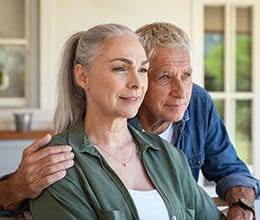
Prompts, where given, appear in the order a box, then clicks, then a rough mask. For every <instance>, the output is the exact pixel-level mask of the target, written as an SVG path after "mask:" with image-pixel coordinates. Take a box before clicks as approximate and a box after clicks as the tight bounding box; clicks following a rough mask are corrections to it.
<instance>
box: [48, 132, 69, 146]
mask: <svg viewBox="0 0 260 220" xmlns="http://www.w3.org/2000/svg"><path fill="white" fill-rule="evenodd" d="M64 144H68V132H66V131H65V132H62V133H60V134H55V135H54V136H53V137H52V138H51V141H50V142H49V143H48V146H54V145H64Z"/></svg>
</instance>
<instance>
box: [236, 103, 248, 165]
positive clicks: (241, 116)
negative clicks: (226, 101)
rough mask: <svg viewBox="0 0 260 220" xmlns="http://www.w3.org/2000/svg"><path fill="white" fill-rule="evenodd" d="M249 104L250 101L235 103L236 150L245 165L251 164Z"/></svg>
mask: <svg viewBox="0 0 260 220" xmlns="http://www.w3.org/2000/svg"><path fill="white" fill-rule="evenodd" d="M251 104H252V103H251V100H240V101H236V137H235V138H236V141H235V143H236V149H237V152H238V154H239V156H240V158H241V159H242V160H243V161H245V162H246V163H247V164H252V136H251V134H252V131H251V125H252V118H251V116H252V111H251Z"/></svg>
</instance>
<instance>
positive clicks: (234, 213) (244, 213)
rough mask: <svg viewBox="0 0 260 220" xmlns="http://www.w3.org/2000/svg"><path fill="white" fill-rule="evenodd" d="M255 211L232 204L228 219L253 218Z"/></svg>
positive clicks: (249, 219)
mask: <svg viewBox="0 0 260 220" xmlns="http://www.w3.org/2000/svg"><path fill="white" fill-rule="evenodd" d="M252 219H253V212H251V211H249V210H245V209H242V208H240V207H239V206H232V207H229V209H228V214H227V220H252Z"/></svg>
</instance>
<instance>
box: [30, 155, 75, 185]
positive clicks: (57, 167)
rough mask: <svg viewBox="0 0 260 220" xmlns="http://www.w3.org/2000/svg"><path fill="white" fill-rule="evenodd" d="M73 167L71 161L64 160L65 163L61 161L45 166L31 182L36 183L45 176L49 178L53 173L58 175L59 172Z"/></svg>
mask: <svg viewBox="0 0 260 220" xmlns="http://www.w3.org/2000/svg"><path fill="white" fill-rule="evenodd" d="M73 165H74V161H73V160H66V161H62V162H60V163H56V164H52V165H49V166H45V167H43V168H42V169H41V170H39V171H38V172H37V173H36V174H35V176H34V180H33V181H36V182H38V181H40V180H41V179H44V178H45V177H46V176H50V175H53V174H55V173H59V172H60V171H63V170H66V169H69V168H70V167H72V166H73Z"/></svg>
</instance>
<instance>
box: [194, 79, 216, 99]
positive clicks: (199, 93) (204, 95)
mask: <svg viewBox="0 0 260 220" xmlns="http://www.w3.org/2000/svg"><path fill="white" fill-rule="evenodd" d="M197 100H204V101H206V102H212V98H211V96H210V94H209V93H208V91H207V90H205V89H204V88H202V87H201V86H199V85H198V84H196V83H193V87H192V93H191V101H197Z"/></svg>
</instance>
